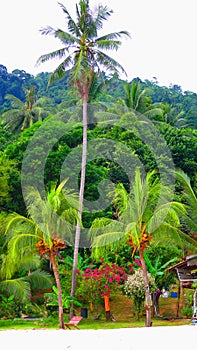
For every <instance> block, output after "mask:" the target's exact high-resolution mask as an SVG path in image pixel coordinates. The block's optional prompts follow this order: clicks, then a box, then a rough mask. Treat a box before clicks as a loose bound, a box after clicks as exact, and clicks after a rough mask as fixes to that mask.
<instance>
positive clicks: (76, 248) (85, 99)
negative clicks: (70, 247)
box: [70, 92, 88, 318]
mask: <svg viewBox="0 0 197 350" xmlns="http://www.w3.org/2000/svg"><path fill="white" fill-rule="evenodd" d="M87 107H88V93H87V92H86V93H84V95H83V147H82V160H81V180H80V191H79V219H80V220H81V219H82V211H83V198H84V188H85V176H86V158H87V126H88V116H87ZM80 234H81V226H80V222H79V221H78V222H77V225H76V232H75V246H74V257H73V270H72V286H71V297H74V295H75V289H76V275H77V263H78V251H79V244H80ZM72 316H73V305H71V308H70V318H71V317H72Z"/></svg>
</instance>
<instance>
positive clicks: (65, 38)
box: [54, 29, 80, 49]
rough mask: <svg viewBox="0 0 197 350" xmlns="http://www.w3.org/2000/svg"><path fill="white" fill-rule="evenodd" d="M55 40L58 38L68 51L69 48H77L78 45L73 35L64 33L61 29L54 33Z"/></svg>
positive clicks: (78, 41) (78, 42) (77, 40)
mask: <svg viewBox="0 0 197 350" xmlns="http://www.w3.org/2000/svg"><path fill="white" fill-rule="evenodd" d="M54 36H55V38H58V39H59V40H60V41H61V42H62V43H63V44H66V47H67V48H68V49H69V46H70V45H72V46H73V47H77V45H80V40H79V39H78V38H76V37H75V36H74V35H72V34H70V33H67V32H64V31H63V30H61V29H58V30H56V31H55V33H54Z"/></svg>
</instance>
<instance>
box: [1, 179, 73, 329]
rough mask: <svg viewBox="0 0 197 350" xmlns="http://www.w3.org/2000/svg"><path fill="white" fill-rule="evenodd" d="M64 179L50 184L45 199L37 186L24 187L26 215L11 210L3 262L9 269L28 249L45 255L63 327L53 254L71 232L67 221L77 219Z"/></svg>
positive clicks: (59, 291) (56, 270)
mask: <svg viewBox="0 0 197 350" xmlns="http://www.w3.org/2000/svg"><path fill="white" fill-rule="evenodd" d="M65 183H66V180H65V181H62V182H61V183H60V184H59V186H52V187H51V189H50V190H49V192H48V193H47V198H46V199H43V198H42V197H41V195H40V193H39V192H38V191H37V190H35V189H27V195H26V201H27V204H28V212H29V214H30V217H28V218H26V217H24V216H21V215H19V214H11V215H10V216H9V218H8V224H7V228H6V236H7V242H8V243H7V244H8V250H7V261H6V266H7V269H8V270H9V271H10V273H11V271H12V268H13V266H14V262H15V260H17V261H19V262H20V261H21V260H22V259H23V257H24V255H27V254H32V252H35V253H36V252H37V254H39V255H40V257H45V258H47V259H49V261H50V264H51V267H52V270H53V274H54V277H55V283H56V286H57V289H58V306H59V321H60V328H64V319H63V305H62V291H61V285H60V277H59V272H58V262H57V257H60V253H59V251H60V250H64V249H66V246H67V244H68V243H67V242H68V241H69V239H70V236H71V234H72V226H71V224H72V225H75V224H76V221H77V220H78V214H77V209H75V208H73V207H72V206H71V205H70V203H75V206H77V205H78V204H76V200H75V198H73V196H72V195H70V194H69V193H66V192H65V189H64V193H63V186H64V185H65Z"/></svg>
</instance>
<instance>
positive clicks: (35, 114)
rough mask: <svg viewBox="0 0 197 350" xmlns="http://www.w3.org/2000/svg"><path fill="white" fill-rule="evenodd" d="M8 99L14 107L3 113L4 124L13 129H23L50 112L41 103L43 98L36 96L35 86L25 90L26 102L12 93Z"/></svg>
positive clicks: (7, 96)
mask: <svg viewBox="0 0 197 350" xmlns="http://www.w3.org/2000/svg"><path fill="white" fill-rule="evenodd" d="M6 99H7V100H9V101H10V103H11V107H12V108H11V109H9V110H8V111H6V112H5V113H3V115H2V124H3V125H5V126H6V127H7V128H9V129H11V130H12V131H16V132H19V131H23V130H24V129H26V128H29V127H30V126H31V125H32V124H33V123H35V122H36V121H38V120H40V121H42V120H43V119H44V117H46V116H47V115H48V114H49V112H48V111H47V110H46V108H45V109H44V108H43V107H42V105H41V102H42V99H37V98H36V96H35V87H34V86H31V87H30V89H26V90H25V102H24V101H22V100H20V99H19V98H17V97H16V96H14V95H10V94H7V95H6Z"/></svg>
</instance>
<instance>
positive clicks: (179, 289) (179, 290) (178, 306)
mask: <svg viewBox="0 0 197 350" xmlns="http://www.w3.org/2000/svg"><path fill="white" fill-rule="evenodd" d="M180 294H181V286H180V283H179V286H178V299H177V309H176V317H179V309H180Z"/></svg>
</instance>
